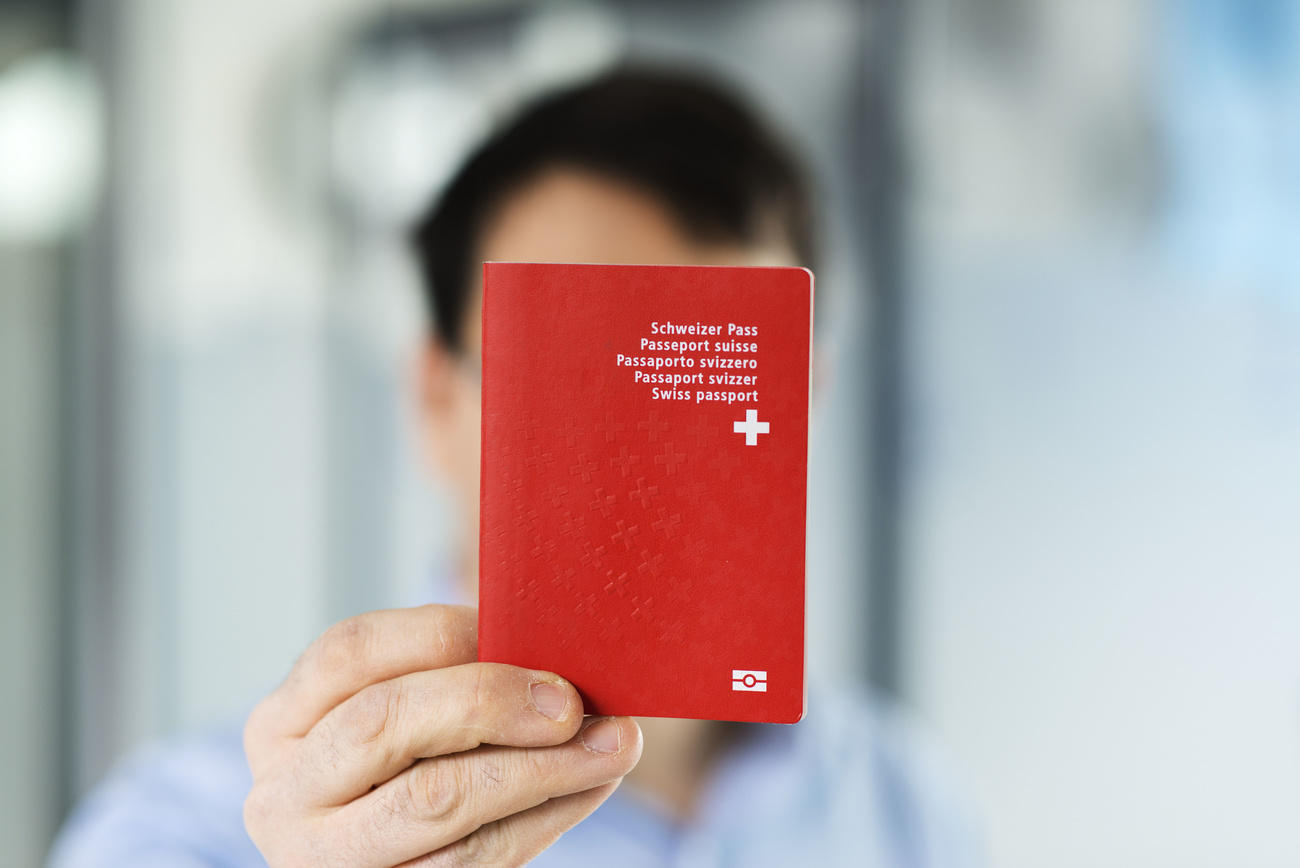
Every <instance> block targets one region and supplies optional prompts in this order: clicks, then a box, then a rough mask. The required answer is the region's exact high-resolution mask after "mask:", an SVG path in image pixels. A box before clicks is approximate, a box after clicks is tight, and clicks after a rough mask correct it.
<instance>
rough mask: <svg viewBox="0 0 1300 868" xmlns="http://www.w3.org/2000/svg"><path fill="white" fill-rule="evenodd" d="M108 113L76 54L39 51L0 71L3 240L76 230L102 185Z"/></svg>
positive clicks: (49, 237) (54, 236) (36, 239)
mask: <svg viewBox="0 0 1300 868" xmlns="http://www.w3.org/2000/svg"><path fill="white" fill-rule="evenodd" d="M102 117H103V115H102V112H101V108H100V99H99V91H98V89H97V88H96V86H95V80H94V78H93V76H92V75H91V73H90V71H89V69H87V67H86V66H85V65H84V64H83V63H81V62H80V61H78V60H77V59H75V58H73V57H71V56H70V55H66V54H61V53H57V52H43V53H40V54H33V55H31V56H30V57H27V58H25V59H23V60H20V61H18V62H17V63H15V64H14V65H12V66H10V67H9V69H8V70H6V71H5V72H4V73H3V74H2V75H0V239H4V240H6V241H12V242H16V243H19V244H32V243H44V242H51V241H57V240H59V239H61V238H65V237H67V236H68V235H69V234H70V233H71V232H72V231H73V230H74V229H76V227H77V225H78V224H79V223H80V221H81V220H83V219H84V218H85V217H86V215H87V214H88V213H89V211H90V208H91V205H92V203H93V201H94V198H95V194H96V191H97V189H98V187H99V180H100V173H101V169H102V165H103V136H102V133H103V130H102Z"/></svg>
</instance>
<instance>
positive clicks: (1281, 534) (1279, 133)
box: [903, 0, 1300, 868]
mask: <svg viewBox="0 0 1300 868" xmlns="http://www.w3.org/2000/svg"><path fill="white" fill-rule="evenodd" d="M921 5H922V8H921V9H920V10H919V12H918V15H917V17H916V19H915V20H914V21H913V30H912V42H913V44H912V46H911V49H910V53H911V63H912V64H913V74H912V76H911V77H910V78H909V83H910V96H909V99H908V105H909V115H910V117H911V131H912V132H911V134H912V138H911V142H912V144H913V151H912V152H913V153H914V154H915V155H916V159H917V164H916V165H917V177H916V178H915V179H914V185H913V197H914V198H913V212H914V215H915V223H916V234H915V239H914V241H915V247H914V251H915V253H914V259H915V275H916V279H915V281H914V294H913V296H912V298H913V308H912V317H911V332H910V335H909V345H910V348H911V352H912V356H911V358H912V376H913V380H912V383H911V387H910V394H911V395H912V396H913V404H912V408H913V417H912V420H911V424H910V426H909V430H911V431H912V432H913V437H912V438H911V439H910V448H911V456H910V470H909V474H908V478H909V485H908V489H907V490H908V494H909V500H908V502H909V505H910V510H909V513H908V521H907V534H906V544H905V555H904V560H905V562H906V565H907V566H906V570H905V573H906V575H907V582H908V584H907V587H908V590H909V598H908V605H907V606H906V610H907V612H908V613H909V616H908V622H907V626H906V628H905V629H904V630H903V635H904V636H905V637H906V638H907V643H908V645H907V649H908V650H907V652H906V653H905V655H904V656H905V658H906V659H907V660H908V662H909V667H908V668H909V674H908V676H907V677H906V678H905V679H904V683H905V684H906V685H907V692H908V694H909V696H910V697H911V698H912V699H913V701H914V702H915V703H916V705H917V706H918V707H919V709H920V711H921V713H922V714H923V715H924V716H925V717H926V718H928V719H929V720H931V721H932V722H933V723H935V725H936V726H937V728H938V732H939V734H940V736H941V741H942V742H943V744H944V745H945V746H946V747H947V748H948V749H949V750H950V751H951V753H952V755H954V756H955V757H956V759H957V761H958V763H959V764H960V765H962V766H964V768H965V771H966V774H967V776H968V778H967V780H968V783H969V784H970V787H971V790H972V792H973V793H974V794H975V796H976V798H977V800H978V801H979V803H980V804H981V805H982V806H983V810H984V812H985V816H986V818H987V821H988V834H989V842H990V845H991V849H992V854H991V855H992V857H993V859H994V862H995V864H998V865H1003V866H1025V868H1029V866H1041V865H1053V866H1094V865H1143V866H1151V865H1168V866H1194V865H1204V866H1224V865H1251V866H1279V868H1280V866H1288V865H1296V864H1300V822H1298V818H1300V630H1297V625H1300V533H1297V521H1298V520H1300V267H1298V264H1300V260H1297V259H1296V257H1295V247H1294V239H1295V237H1296V235H1295V234H1294V233H1293V234H1291V236H1290V238H1291V241H1290V242H1288V243H1287V244H1286V245H1279V244H1278V243H1277V241H1276V239H1277V232H1278V231H1279V230H1280V229H1281V228H1282V227H1288V226H1294V225H1296V224H1295V221H1296V220H1297V219H1298V218H1300V197H1297V196H1296V195H1295V194H1296V192H1297V191H1298V190H1300V186H1297V183H1296V182H1297V179H1298V178H1300V174H1298V173H1300V135H1297V132H1300V115H1298V114H1297V112H1296V107H1297V106H1298V105H1300V102H1298V101H1297V97H1298V96H1300V89H1298V88H1300V85H1298V82H1300V76H1297V75H1296V70H1297V57H1298V56H1300V8H1298V7H1297V6H1296V4H1294V3H1272V2H1261V3H1255V2H1252V3H1237V2H1231V0H1230V2H1212V0H1211V2H1187V3H1181V2H1171V3H1159V4H1157V3H1140V4H1139V3H1131V2H1083V3H1073V2H1070V3H1056V2H978V3H972V4H966V3H951V2H929V3H925V4H921ZM1283 247H1285V248H1286V249H1285V251H1284V250H1283Z"/></svg>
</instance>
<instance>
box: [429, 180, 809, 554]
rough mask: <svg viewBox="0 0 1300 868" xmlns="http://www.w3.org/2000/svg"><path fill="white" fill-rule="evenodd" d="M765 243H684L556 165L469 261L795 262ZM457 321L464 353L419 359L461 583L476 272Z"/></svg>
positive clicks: (658, 212)
mask: <svg viewBox="0 0 1300 868" xmlns="http://www.w3.org/2000/svg"><path fill="white" fill-rule="evenodd" d="M773 234H774V238H773V240H772V241H771V242H768V243H755V244H735V243H706V242H701V241H698V240H695V239H692V238H690V237H689V236H687V235H685V234H684V233H683V231H682V230H681V228H679V227H678V225H677V223H676V221H674V219H673V217H672V215H671V214H670V213H669V212H668V210H667V209H666V208H665V207H664V206H663V205H662V204H660V203H659V202H658V201H657V200H656V199H655V198H654V197H653V196H651V195H649V194H647V193H643V192H641V191H640V190H637V189H636V188H634V187H631V186H629V185H626V184H623V183H621V182H618V181H614V180H610V179H609V178H607V177H605V176H603V175H599V174H596V173H593V172H589V171H585V170H579V169H571V168H564V167H557V168H554V169H550V170H547V171H545V172H544V173H542V174H541V175H539V176H538V177H537V178H536V179H534V180H532V181H530V182H528V183H527V184H525V185H524V186H522V187H521V188H520V189H519V190H518V191H516V192H515V193H513V194H512V195H511V196H510V197H509V198H508V199H507V200H506V201H505V203H504V204H503V205H502V206H501V208H500V209H499V210H498V212H497V214H496V215H495V217H494V218H493V219H492V220H491V221H489V223H488V224H487V226H486V227H485V229H484V232H483V235H482V238H481V239H480V244H479V248H478V250H477V251H476V253H475V257H474V259H475V261H483V260H503V261H527V262H609V263H625V264H660V263H662V264H679V265H795V264H797V263H796V262H795V257H794V254H793V252H792V251H791V250H790V248H789V246H788V244H786V243H784V242H783V241H782V240H780V238H779V235H777V234H776V233H773ZM474 279H475V286H474V289H473V295H474V297H473V298H472V299H471V302H470V304H469V306H468V311H469V313H467V315H466V321H465V323H464V328H463V335H464V347H465V349H464V355H463V356H462V357H452V356H451V355H449V354H448V353H447V352H446V351H445V350H444V349H443V348H442V347H441V346H440V345H436V344H431V345H430V346H429V348H428V349H427V351H426V353H425V360H424V372H423V377H422V380H423V388H422V395H421V405H422V414H421V415H422V419H423V425H424V442H425V444H426V447H427V449H428V451H429V453H430V455H431V456H432V459H433V463H434V466H435V467H436V468H437V470H438V473H439V475H440V476H441V477H442V480H443V481H444V482H445V483H447V484H448V485H450V486H451V488H452V491H453V493H454V496H455V498H456V504H457V507H458V508H459V510H460V514H461V516H462V522H463V523H462V526H461V532H462V534H463V536H462V539H461V543H462V545H461V551H462V552H463V553H464V556H465V558H466V561H467V562H466V563H465V564H463V567H462V569H463V570H464V572H465V573H466V574H467V575H466V578H469V579H472V578H473V577H475V576H476V575H477V573H478V570H477V563H476V562H474V558H475V556H476V553H477V551H478V546H477V545H476V544H475V540H477V538H478V472H479V412H480V407H479V381H478V371H479V358H480V349H481V344H480V341H481V336H482V322H481V321H480V311H481V304H480V303H479V298H480V296H481V293H482V283H481V282H482V275H481V272H479V270H478V269H475V277H474Z"/></svg>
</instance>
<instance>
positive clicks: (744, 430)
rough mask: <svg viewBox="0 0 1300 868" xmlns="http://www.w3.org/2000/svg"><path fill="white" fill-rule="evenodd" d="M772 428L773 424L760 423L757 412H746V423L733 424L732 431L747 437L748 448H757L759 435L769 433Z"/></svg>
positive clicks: (737, 422) (736, 422)
mask: <svg viewBox="0 0 1300 868" xmlns="http://www.w3.org/2000/svg"><path fill="white" fill-rule="evenodd" d="M771 427H772V426H771V424H770V423H768V422H760V421H758V411H757V410H746V411H745V421H744V422H741V421H739V420H737V421H735V422H732V423H731V430H732V432H733V433H735V434H744V435H745V445H746V446H757V445H758V435H759V434H766V433H768V431H769V429H771Z"/></svg>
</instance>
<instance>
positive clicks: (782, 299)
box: [479, 262, 813, 723]
mask: <svg viewBox="0 0 1300 868" xmlns="http://www.w3.org/2000/svg"><path fill="white" fill-rule="evenodd" d="M812 294H813V286H812V272H810V271H808V270H807V269H803V268H785V267H727V266H676V265H577V264H555V263H522V262H488V263H485V264H484V266H483V332H482V340H483V385H482V401H483V417H482V419H483V424H482V437H483V444H482V445H483V451H482V467H481V476H480V481H481V489H480V496H481V513H480V537H479V546H480V548H479V555H480V559H479V570H480V573H479V659H480V660H483V661H493V662H501V663H511V664H515V665H518V666H524V667H531V668H537V669H545V670H549V671H553V672H556V673H558V674H560V675H562V676H564V677H565V678H567V679H569V680H570V681H571V682H572V683H573V684H574V685H575V686H576V687H577V688H578V690H579V692H580V693H581V694H582V697H583V700H584V704H585V708H586V711H587V712H588V713H591V714H627V715H637V716H647V717H695V718H709V719H716V720H735V721H764V722H773V723H793V722H795V721H798V720H799V719H800V718H801V717H802V716H803V713H804V706H805V691H804V546H805V524H806V508H807V468H808V399H809V371H810V351H811V344H812Z"/></svg>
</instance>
